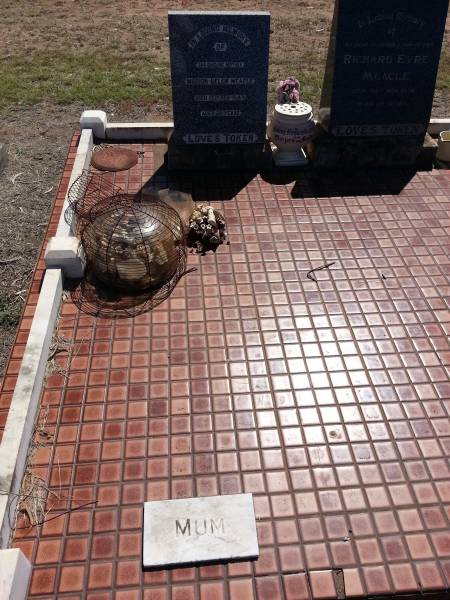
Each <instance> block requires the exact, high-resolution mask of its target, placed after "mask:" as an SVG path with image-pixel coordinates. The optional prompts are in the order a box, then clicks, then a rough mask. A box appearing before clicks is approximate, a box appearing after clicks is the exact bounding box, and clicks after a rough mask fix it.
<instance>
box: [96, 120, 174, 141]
mask: <svg viewBox="0 0 450 600" xmlns="http://www.w3.org/2000/svg"><path fill="white" fill-rule="evenodd" d="M172 131H173V122H171V121H169V122H167V123H108V125H107V126H106V134H105V135H106V139H107V140H124V141H126V140H168V139H169V136H170V134H171V133H172Z"/></svg>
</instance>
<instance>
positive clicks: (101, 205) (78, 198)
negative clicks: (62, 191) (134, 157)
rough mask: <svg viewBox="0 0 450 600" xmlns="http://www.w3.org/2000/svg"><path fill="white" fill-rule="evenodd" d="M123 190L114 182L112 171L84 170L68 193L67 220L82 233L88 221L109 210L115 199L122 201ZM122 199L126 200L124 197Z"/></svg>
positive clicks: (76, 230) (65, 215)
mask: <svg viewBox="0 0 450 600" xmlns="http://www.w3.org/2000/svg"><path fill="white" fill-rule="evenodd" d="M121 196H123V193H122V190H121V189H120V188H119V187H118V186H116V185H114V184H113V183H112V175H111V174H110V173H96V172H94V173H92V172H90V171H83V172H82V173H81V175H80V176H79V177H77V179H75V181H74V182H73V183H72V185H71V186H70V188H69V191H68V193H67V202H68V205H69V206H68V207H67V209H66V212H65V214H64V217H65V220H66V222H67V223H68V224H69V225H72V229H73V230H74V232H75V233H81V231H82V229H83V228H84V226H85V225H86V222H89V221H92V220H93V219H95V218H96V217H97V216H98V215H99V214H101V213H102V212H104V211H105V210H108V209H109V208H110V207H111V205H112V204H113V203H114V201H116V202H117V201H120V200H121V198H120V197H121ZM122 200H124V199H123V198H122Z"/></svg>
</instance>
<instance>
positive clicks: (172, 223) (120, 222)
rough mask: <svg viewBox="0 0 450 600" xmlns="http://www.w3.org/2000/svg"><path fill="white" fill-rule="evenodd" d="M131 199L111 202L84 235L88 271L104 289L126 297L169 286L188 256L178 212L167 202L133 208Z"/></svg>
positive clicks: (127, 197)
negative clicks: (120, 291)
mask: <svg viewBox="0 0 450 600" xmlns="http://www.w3.org/2000/svg"><path fill="white" fill-rule="evenodd" d="M132 198H133V197H132V196H127V195H122V196H118V197H116V198H114V199H112V200H111V202H110V203H109V208H108V209H107V210H104V211H103V212H102V213H101V214H98V215H97V217H96V218H95V219H94V220H93V221H92V222H87V223H86V225H85V227H84V229H83V231H82V234H81V245H82V247H83V250H84V253H85V256H86V262H87V265H88V268H89V270H90V271H91V272H92V273H93V274H94V275H95V277H96V278H97V279H98V280H99V281H101V282H103V284H105V285H107V286H109V287H111V288H113V289H115V290H123V291H124V292H130V291H131V292H133V293H134V292H138V291H141V290H148V289H152V288H153V289H154V288H158V287H160V286H162V285H163V284H164V283H165V282H167V281H168V280H169V279H170V278H171V277H172V275H173V274H174V273H175V272H176V270H177V268H178V263H179V261H180V256H181V255H183V254H185V252H186V249H185V234H184V229H183V225H182V223H181V219H180V217H179V215H178V213H177V212H176V211H175V210H174V209H172V208H171V207H169V206H167V205H166V204H165V203H163V202H150V203H133V202H132Z"/></svg>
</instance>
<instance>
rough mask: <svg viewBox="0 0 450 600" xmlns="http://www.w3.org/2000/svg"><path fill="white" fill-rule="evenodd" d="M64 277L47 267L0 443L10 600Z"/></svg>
mask: <svg viewBox="0 0 450 600" xmlns="http://www.w3.org/2000/svg"><path fill="white" fill-rule="evenodd" d="M92 146H93V135H92V130H90V129H85V130H84V131H82V132H81V136H80V140H79V143H78V148H77V154H76V158H75V162H74V165H73V169H72V173H71V176H70V180H69V185H68V188H67V192H66V196H65V199H64V205H63V208H62V211H61V214H60V218H59V222H58V228H57V231H56V234H55V235H56V237H66V236H70V235H71V231H70V225H68V224H67V223H66V221H65V218H64V213H65V210H66V208H67V206H68V203H67V194H68V190H69V188H70V185H71V184H72V183H73V182H74V181H75V179H76V178H77V177H79V175H81V173H82V171H83V169H87V168H89V164H90V161H91V155H92ZM62 284H63V275H62V270H61V269H59V268H54V269H47V271H46V273H45V275H44V278H43V282H42V287H41V290H40V293H39V299H38V303H37V306H36V310H35V313H34V316H33V321H32V324H31V328H30V332H29V335H28V339H27V344H26V347H25V352H24V355H23V359H22V363H21V365H20V371H19V375H18V377H17V382H16V385H15V387H14V394H13V397H12V401H11V405H10V407H9V411H8V417H7V420H6V424H5V430H4V433H3V437H2V439H1V443H0V489H1V492H2V493H1V494H0V565H2V570H0V595H1V597H2V598H3V597H5V598H10V599H11V600H12V599H14V600H22V598H25V595H26V592H27V588H28V580H29V577H30V574H31V565H30V564H29V562H28V560H27V559H26V558H25V557H24V556H23V553H22V552H21V551H20V550H19V551H18V550H16V549H8V545H9V540H10V536H11V529H12V526H13V523H12V515H14V512H15V508H16V505H17V500H18V494H19V492H20V487H21V482H22V477H23V473H24V470H25V467H26V460H27V454H28V447H29V444H30V439H31V436H32V432H33V426H34V422H35V418H36V413H37V409H38V405H39V399H40V396H41V391H42V385H43V381H44V377H45V369H46V364H47V357H48V352H49V348H50V343H51V340H52V336H53V331H54V328H55V323H56V320H57V318H58V313H59V306H60V303H61V296H62Z"/></svg>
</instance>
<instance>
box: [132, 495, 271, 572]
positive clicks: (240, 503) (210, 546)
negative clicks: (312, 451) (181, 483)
mask: <svg viewBox="0 0 450 600" xmlns="http://www.w3.org/2000/svg"><path fill="white" fill-rule="evenodd" d="M258 556H259V546H258V538H257V533H256V520H255V512H254V508H253V498H252V495H251V494H230V495H226V496H209V497H201V498H180V499H175V500H162V501H159V500H158V501H153V502H146V503H145V504H144V535H143V553H142V562H143V568H144V569H146V570H152V569H158V568H165V567H177V566H178V567H180V566H187V565H200V564H211V563H216V562H230V561H237V560H251V559H256V558H257V557H258Z"/></svg>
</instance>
